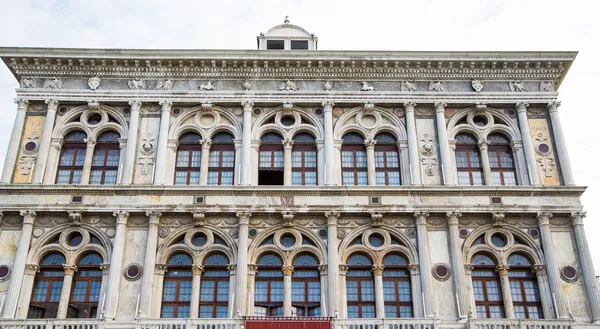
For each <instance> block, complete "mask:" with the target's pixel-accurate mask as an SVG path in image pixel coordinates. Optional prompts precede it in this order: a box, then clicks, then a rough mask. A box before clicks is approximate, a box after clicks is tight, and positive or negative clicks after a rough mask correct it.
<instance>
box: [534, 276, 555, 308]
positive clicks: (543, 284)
mask: <svg viewBox="0 0 600 329" xmlns="http://www.w3.org/2000/svg"><path fill="white" fill-rule="evenodd" d="M532 271H533V272H535V275H536V278H537V283H538V287H539V290H540V301H541V303H542V311H543V313H544V318H545V319H552V317H553V315H552V307H551V306H550V305H551V304H552V303H551V302H550V301H551V300H552V296H550V293H549V291H548V275H547V274H546V265H533V268H532Z"/></svg>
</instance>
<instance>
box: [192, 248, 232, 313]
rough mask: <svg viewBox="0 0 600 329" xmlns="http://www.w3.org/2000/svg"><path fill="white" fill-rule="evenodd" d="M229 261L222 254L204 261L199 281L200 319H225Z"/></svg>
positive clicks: (227, 299) (213, 255)
mask: <svg viewBox="0 0 600 329" xmlns="http://www.w3.org/2000/svg"><path fill="white" fill-rule="evenodd" d="M228 265H229V260H228V259H227V257H226V256H225V255H223V254H212V255H210V256H208V257H206V259H205V260H204V271H203V272H202V279H201V280H200V282H201V283H200V312H198V314H200V317H201V318H226V317H227V316H228V313H227V302H228V301H229V270H227V266H228Z"/></svg>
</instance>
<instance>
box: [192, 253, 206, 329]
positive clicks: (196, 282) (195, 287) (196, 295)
mask: <svg viewBox="0 0 600 329" xmlns="http://www.w3.org/2000/svg"><path fill="white" fill-rule="evenodd" d="M202 272H204V267H203V266H202V265H197V264H194V265H193V266H192V274H193V277H192V297H191V299H192V301H191V305H190V318H192V319H197V318H198V312H199V311H200V285H201V284H202V282H201V280H202Z"/></svg>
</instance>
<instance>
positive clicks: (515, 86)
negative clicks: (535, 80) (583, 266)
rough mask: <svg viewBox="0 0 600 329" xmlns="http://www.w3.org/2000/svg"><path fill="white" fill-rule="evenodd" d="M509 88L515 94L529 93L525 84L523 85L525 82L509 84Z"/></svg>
mask: <svg viewBox="0 0 600 329" xmlns="http://www.w3.org/2000/svg"><path fill="white" fill-rule="evenodd" d="M508 86H509V87H510V90H511V91H514V92H524V91H529V90H528V89H527V88H526V87H525V84H523V82H521V81H511V82H509V83H508Z"/></svg>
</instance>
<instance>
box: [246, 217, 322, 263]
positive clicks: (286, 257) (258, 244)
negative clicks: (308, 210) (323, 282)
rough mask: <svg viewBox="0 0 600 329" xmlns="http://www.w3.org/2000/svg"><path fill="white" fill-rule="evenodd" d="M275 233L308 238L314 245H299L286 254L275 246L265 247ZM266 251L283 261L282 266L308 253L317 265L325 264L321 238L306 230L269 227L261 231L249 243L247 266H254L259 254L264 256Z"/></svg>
mask: <svg viewBox="0 0 600 329" xmlns="http://www.w3.org/2000/svg"><path fill="white" fill-rule="evenodd" d="M275 233H277V235H278V236H280V235H283V234H285V233H291V234H294V235H295V236H296V234H300V235H302V236H304V237H306V238H308V239H309V240H310V241H311V242H313V243H314V244H315V245H314V246H312V245H305V244H301V245H300V247H298V248H295V249H294V250H292V251H291V252H290V253H286V252H285V251H284V250H282V249H281V248H279V247H278V246H277V245H275V244H272V245H265V244H264V242H266V241H267V240H268V238H269V237H270V236H271V235H275ZM266 251H272V252H274V253H276V254H278V255H279V256H280V257H281V259H282V260H283V263H284V265H292V262H293V259H294V257H295V256H296V255H298V254H301V253H310V254H313V255H314V256H315V257H316V258H317V260H318V261H319V265H324V264H326V263H327V261H326V259H327V256H326V255H327V246H326V245H325V243H324V242H323V240H322V239H321V238H319V237H318V236H316V234H315V233H314V232H312V231H310V230H308V229H305V228H302V227H294V228H282V227H281V226H279V227H271V228H268V229H266V230H263V231H261V232H260V233H259V234H258V235H257V236H256V237H255V238H254V239H253V240H252V242H251V243H250V245H249V247H248V255H249V260H248V263H249V264H255V263H256V261H257V260H258V259H259V258H260V255H261V254H264V253H265V252H266Z"/></svg>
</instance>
